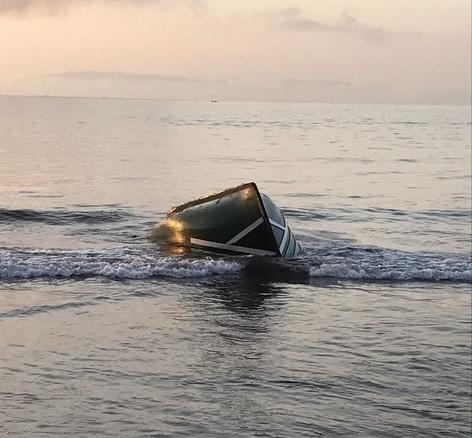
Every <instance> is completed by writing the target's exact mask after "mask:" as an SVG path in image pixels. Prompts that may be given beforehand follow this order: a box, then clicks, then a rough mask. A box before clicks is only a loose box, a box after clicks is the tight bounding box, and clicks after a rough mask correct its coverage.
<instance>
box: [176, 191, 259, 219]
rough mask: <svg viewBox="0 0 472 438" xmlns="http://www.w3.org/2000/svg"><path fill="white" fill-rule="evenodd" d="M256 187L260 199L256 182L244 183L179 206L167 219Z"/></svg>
mask: <svg viewBox="0 0 472 438" xmlns="http://www.w3.org/2000/svg"><path fill="white" fill-rule="evenodd" d="M251 186H252V187H254V189H255V190H256V192H257V195H258V198H260V194H259V190H258V189H257V186H256V183H254V182H249V183H244V184H240V185H239V186H236V187H232V188H230V189H226V190H223V191H221V192H217V193H213V194H211V195H207V196H203V197H201V198H197V199H194V200H193V201H188V202H186V203H185V204H180V205H177V206H176V207H172V208H171V209H170V211H169V212H168V213H167V217H169V216H170V215H173V214H175V213H180V212H181V211H183V210H185V209H187V208H189V207H194V206H195V205H199V204H204V203H206V202H210V201H214V200H215V199H218V198H221V197H222V196H225V195H230V194H232V193H236V192H239V191H241V190H244V189H247V188H248V187H251Z"/></svg>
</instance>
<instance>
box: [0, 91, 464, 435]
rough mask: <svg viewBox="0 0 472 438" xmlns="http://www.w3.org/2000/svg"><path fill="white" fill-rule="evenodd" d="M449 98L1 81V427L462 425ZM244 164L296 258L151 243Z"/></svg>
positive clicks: (460, 175)
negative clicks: (114, 92)
mask: <svg viewBox="0 0 472 438" xmlns="http://www.w3.org/2000/svg"><path fill="white" fill-rule="evenodd" d="M470 129H471V125H470V107H467V106H463V107H460V106H458V107H453V106H450V107H447V106H383V105H372V106H369V105H321V104H316V105H315V104H275V103H225V102H219V103H218V105H214V104H213V105H212V104H210V103H192V102H159V101H152V100H118V99H116V100H115V99H66V98H64V99H53V98H13V97H0V132H2V136H1V137H0V154H1V157H2V159H1V160H0V174H1V175H2V185H1V186H0V373H1V375H2V384H1V385H0V418H2V421H0V432H1V434H5V435H6V434H8V436H30V435H38V436H90V435H99V436H176V437H177V436H202V437H203V436H228V437H230V436H246V435H247V436H251V435H252V436H255V435H258V436H294V435H295V436H336V435H347V436H354V435H357V436H384V437H390V436H391V437H394V436H428V437H430V436H437V437H444V436H469V434H470V428H471V416H470V409H471V401H470V400H471V392H470V384H471V364H470V354H471V341H470V339H471V330H470V321H471V297H470V282H471V277H472V273H471V272H472V271H471V260H470V249H471V248H470V220H471V218H470V167H469V163H470V141H471V139H470ZM251 180H254V181H256V182H257V183H258V187H259V188H260V189H261V191H263V192H264V193H266V194H268V195H269V196H270V197H271V198H272V199H273V200H274V201H275V202H276V204H277V205H278V206H279V207H280V208H281V209H282V211H283V213H284V216H285V218H286V219H287V221H288V223H289V225H290V227H291V229H292V231H293V232H294V234H295V235H296V236H297V239H298V241H299V242H300V244H301V246H302V247H303V253H302V254H301V255H300V257H298V258H297V259H295V260H293V261H290V262H283V261H278V260H269V261H268V260H266V259H264V258H258V257H239V256H219V255H212V254H208V253H198V252H192V253H190V254H175V253H169V252H166V251H164V250H162V249H161V248H158V247H156V246H155V245H154V244H153V243H152V242H151V241H150V240H149V236H150V233H151V230H152V227H153V226H154V224H155V223H157V222H158V221H159V220H161V219H162V218H164V217H165V214H166V211H167V210H168V208H169V207H170V206H171V205H178V204H181V203H183V202H186V201H188V200H190V199H194V198H196V197H198V196H202V195H205V194H208V193H211V192H216V191H219V190H221V189H224V188H226V187H231V186H235V185H238V184H240V183H242V182H245V181H251Z"/></svg>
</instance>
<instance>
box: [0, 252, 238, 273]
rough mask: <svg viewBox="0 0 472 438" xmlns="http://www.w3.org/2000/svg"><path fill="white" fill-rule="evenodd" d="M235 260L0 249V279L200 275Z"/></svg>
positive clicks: (225, 269)
mask: <svg viewBox="0 0 472 438" xmlns="http://www.w3.org/2000/svg"><path fill="white" fill-rule="evenodd" d="M240 269H241V265H240V264H239V263H237V262H235V261H231V260H225V259H218V258H211V257H202V258H186V257H163V256H158V255H154V254H150V253H147V252H141V251H130V250H126V249H124V250H116V249H115V250H102V251H47V250H31V251H15V250H0V279H26V278H67V277H95V276H98V277H107V278H116V279H140V278H141V279H142V278H152V277H175V278H181V277H203V276H209V275H218V274H228V273H234V272H238V271H239V270H240Z"/></svg>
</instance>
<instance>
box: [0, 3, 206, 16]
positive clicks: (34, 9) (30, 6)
mask: <svg viewBox="0 0 472 438" xmlns="http://www.w3.org/2000/svg"><path fill="white" fill-rule="evenodd" d="M171 2H176V0H0V14H12V15H25V14H30V13H33V14H39V15H55V14H59V13H63V12H66V11H67V10H68V8H69V7H70V6H72V5H75V4H92V3H102V4H110V5H120V4H121V5H124V4H127V5H130V6H142V5H153V4H164V3H171ZM181 2H183V3H188V4H196V3H198V0H181Z"/></svg>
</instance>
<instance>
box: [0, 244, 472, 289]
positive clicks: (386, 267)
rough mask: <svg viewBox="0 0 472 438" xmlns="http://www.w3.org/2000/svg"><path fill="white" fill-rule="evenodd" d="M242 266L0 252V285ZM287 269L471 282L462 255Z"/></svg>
mask: <svg viewBox="0 0 472 438" xmlns="http://www.w3.org/2000/svg"><path fill="white" fill-rule="evenodd" d="M310 253H311V251H310ZM247 260H248V259H247V258H244V259H238V258H223V257H185V256H163V255H162V253H157V252H155V251H151V250H145V249H129V248H116V249H104V250H96V251H92V250H90V251H87V250H85V251H84V250H83V251H80V250H71V251H64V250H61V251H59V250H38V249H36V250H35V249H31V250H20V249H18V250H10V249H8V250H7V249H0V280H1V279H28V278H68V277H82V278H87V277H106V278H114V279H144V278H153V277H174V278H184V277H205V276H211V275H228V274H234V273H238V272H240V271H242V270H243V269H244V267H245V266H246V265H247V263H246V262H247ZM290 266H291V267H292V268H294V269H295V268H298V267H301V268H303V269H302V271H303V272H302V271H300V272H301V274H302V275H306V274H309V275H310V276H311V277H329V278H336V279H350V280H369V281H376V280H377V281H382V280H387V281H388V280H390V281H410V280H421V281H459V282H470V281H472V267H471V262H470V258H469V257H467V256H464V255H462V256H446V255H441V254H413V253H407V252H402V251H393V250H387V249H375V250H372V249H366V248H343V249H339V248H336V249H335V248H332V249H331V250H329V249H326V250H324V251H322V252H317V253H315V252H313V253H311V254H307V255H306V257H304V259H303V260H301V261H300V263H299V264H297V261H293V263H292V264H291V265H290ZM260 269H266V268H260ZM295 270H296V269H295ZM307 270H308V272H307ZM269 275H270V274H269Z"/></svg>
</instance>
